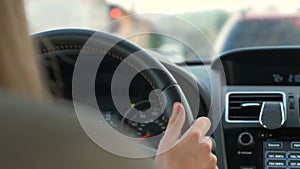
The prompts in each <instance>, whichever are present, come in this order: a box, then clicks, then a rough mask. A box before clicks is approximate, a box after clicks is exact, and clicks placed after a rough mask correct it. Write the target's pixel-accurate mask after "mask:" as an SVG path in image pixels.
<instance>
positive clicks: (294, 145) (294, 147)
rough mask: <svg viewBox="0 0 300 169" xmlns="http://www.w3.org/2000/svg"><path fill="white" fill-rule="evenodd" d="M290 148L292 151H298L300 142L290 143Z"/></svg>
mask: <svg viewBox="0 0 300 169" xmlns="http://www.w3.org/2000/svg"><path fill="white" fill-rule="evenodd" d="M291 148H292V149H300V142H292V143H291Z"/></svg>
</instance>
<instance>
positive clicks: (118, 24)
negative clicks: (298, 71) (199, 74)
mask: <svg viewBox="0 0 300 169" xmlns="http://www.w3.org/2000/svg"><path fill="white" fill-rule="evenodd" d="M24 1H25V5H26V12H27V16H28V19H29V29H30V32H31V33H36V32H40V31H45V30H50V29H57V28H87V29H92V30H100V31H107V32H109V33H113V34H116V35H118V36H122V37H124V38H127V39H129V40H131V41H133V42H134V43H136V44H138V45H140V46H141V47H143V48H145V49H151V50H155V51H156V52H158V53H160V54H161V56H162V57H164V59H167V60H170V61H172V62H176V63H179V62H198V61H201V62H208V63H209V62H211V61H212V60H213V59H214V58H215V57H216V56H217V55H218V54H219V53H220V52H224V51H227V50H230V49H236V48H240V47H253V46H273V45H299V44H300V36H299V35H300V4H299V1H298V0H289V1H284V0H277V1H269V0H266V1H260V0H256V1H240V0H228V1H226V2H225V1H221V0H211V1H204V0H185V1H182V0H175V1H159V0H152V1H147V0H139V1H136V0H122V1H120V0H107V1H105V0H24ZM145 13H148V14H146V15H145ZM151 14H152V15H151ZM157 14H159V15H157ZM237 15H238V17H236V16H237ZM154 16H155V17H154ZM232 18H235V19H232ZM129 35H130V36H129Z"/></svg>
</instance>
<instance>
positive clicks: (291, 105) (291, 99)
mask: <svg viewBox="0 0 300 169" xmlns="http://www.w3.org/2000/svg"><path fill="white" fill-rule="evenodd" d="M288 104H289V109H295V99H294V96H289V101H288Z"/></svg>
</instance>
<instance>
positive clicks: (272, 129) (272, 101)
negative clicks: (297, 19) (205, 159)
mask: <svg viewBox="0 0 300 169" xmlns="http://www.w3.org/2000/svg"><path fill="white" fill-rule="evenodd" d="M220 59H221V62H222V65H223V67H224V73H225V76H226V80H227V86H226V93H227V94H226V99H225V110H224V115H223V119H222V122H221V130H222V134H223V139H224V141H223V142H222V143H223V144H224V145H223V146H224V149H225V156H226V162H227V168H229V169H294V168H300V111H299V102H300V49H297V48H277V49H272V48H260V49H244V50H237V51H233V52H229V53H226V54H224V55H223V56H221V58H220ZM219 167H220V168H222V166H219ZM225 168H226V167H225Z"/></svg>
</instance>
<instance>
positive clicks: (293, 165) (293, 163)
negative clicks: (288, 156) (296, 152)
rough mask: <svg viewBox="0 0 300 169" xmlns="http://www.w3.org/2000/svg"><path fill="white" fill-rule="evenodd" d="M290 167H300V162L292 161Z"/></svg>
mask: <svg viewBox="0 0 300 169" xmlns="http://www.w3.org/2000/svg"><path fill="white" fill-rule="evenodd" d="M289 166H291V167H300V160H290V161H289Z"/></svg>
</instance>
